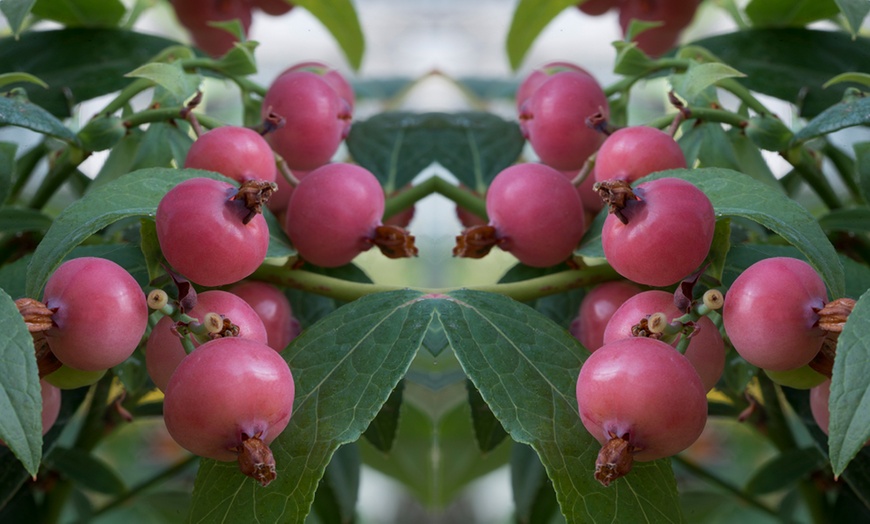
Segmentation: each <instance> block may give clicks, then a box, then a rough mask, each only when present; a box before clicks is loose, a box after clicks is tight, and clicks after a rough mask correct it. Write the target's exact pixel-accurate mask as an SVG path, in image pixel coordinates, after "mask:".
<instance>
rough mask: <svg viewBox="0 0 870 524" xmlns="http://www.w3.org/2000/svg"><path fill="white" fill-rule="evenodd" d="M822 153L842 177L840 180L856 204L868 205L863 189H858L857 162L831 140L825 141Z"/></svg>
mask: <svg viewBox="0 0 870 524" xmlns="http://www.w3.org/2000/svg"><path fill="white" fill-rule="evenodd" d="M822 152H823V153H824V154H825V155H826V156H827V157H828V158H829V159H831V163H832V164H834V168H835V169H836V170H837V174H839V175H840V180H842V181H843V184H844V185H845V186H846V188H847V189H848V190H849V193H850V194H851V195H852V198H853V199H855V202H856V203H858V204H864V203H866V201H865V200H864V196H863V195H862V194H861V188H860V187H858V181H857V180H856V179H855V178H856V176H855V174H856V173H855V169H856V168H855V161H854V160H853V159H852V158H851V157H850V156H849V155H847V154H846V153H844V152H843V151H842V150H841V149H840V148H839V147H837V146H835V145H834V144H832V143H831V142H830V141H829V140H825V145H824V146H823V147H822Z"/></svg>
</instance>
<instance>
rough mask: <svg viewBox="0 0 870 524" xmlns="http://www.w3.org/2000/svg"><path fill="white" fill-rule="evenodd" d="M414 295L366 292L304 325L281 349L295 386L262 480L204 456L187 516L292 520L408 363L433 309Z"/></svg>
mask: <svg viewBox="0 0 870 524" xmlns="http://www.w3.org/2000/svg"><path fill="white" fill-rule="evenodd" d="M423 298H424V297H422V296H421V294H420V293H419V292H415V291H410V290H406V291H395V292H387V293H379V294H375V295H369V296H366V297H363V298H361V299H359V300H356V301H354V302H352V303H350V304H347V305H345V306H343V307H341V308H339V309H337V310H336V311H335V312H334V313H333V314H331V315H329V316H327V317H324V318H323V319H322V320H320V321H319V322H317V323H316V324H314V325H313V326H311V327H309V328H308V329H306V330H305V332H303V334H302V335H300V336H299V337H297V338H296V339H295V340H294V341H293V342H291V344H290V346H288V348H287V349H286V350H284V352H283V353H282V355H283V356H284V358H285V359H286V360H287V361H288V363H289V365H290V369H291V370H292V372H293V377H294V380H295V383H296V399H295V402H294V406H293V416H292V417H291V419H290V424H289V425H288V427H287V428H286V429H285V430H284V432H283V433H281V435H280V436H279V437H278V438H277V439H276V440H275V441H274V442H272V444H271V448H272V451H273V453H274V455H275V460H276V463H277V468H278V476H277V479H276V480H275V481H273V482H272V484H270V485H269V486H268V487H266V488H263V487H260V486H259V485H258V484H257V483H256V482H255V481H253V480H251V479H248V478H246V477H244V476H243V475H241V474H240V473H239V471H238V466H237V465H236V464H234V463H221V462H216V461H213V460H204V461H203V462H202V465H201V466H200V471H199V474H198V475H197V479H196V484H195V487H194V493H193V502H192V506H191V516H190V518H189V522H216V521H217V522H254V521H268V522H298V523H301V522H302V521H303V520H304V518H305V516H306V515H307V514H308V512H309V508H310V506H311V503H312V501H313V499H314V492H315V489H316V488H317V484H318V482H319V481H320V478H321V477H322V476H323V472H324V469H325V468H326V465H327V464H328V463H329V461H330V458H331V457H332V455H333V453H334V452H335V450H336V449H337V448H338V447H339V446H340V445H341V444H345V443H348V442H354V441H356V440H357V439H358V438H359V437H360V435H361V434H362V432H363V431H364V430H365V429H366V427H368V425H369V423H370V422H371V421H372V419H374V417H375V415H377V413H378V411H379V410H380V408H381V406H382V405H383V404H384V402H385V401H386V400H387V398H388V397H389V395H390V394H391V392H392V391H393V389H394V388H395V387H396V384H397V383H398V382H399V380H400V379H401V377H402V376H404V374H405V372H406V371H407V369H408V366H409V365H410V363H411V360H412V359H413V357H414V355H415V354H416V352H417V350H418V349H419V347H420V345H421V344H422V338H423V334H424V333H425V331H426V328H427V326H428V325H429V323H430V322H432V318H433V315H434V312H433V308H432V307H431V305H430V302H432V300H424V299H423Z"/></svg>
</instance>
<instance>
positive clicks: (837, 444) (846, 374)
mask: <svg viewBox="0 0 870 524" xmlns="http://www.w3.org/2000/svg"><path fill="white" fill-rule="evenodd" d="M868 329H870V292H868V293H865V294H864V295H862V296H861V298H859V299H858V302H857V303H856V304H855V308H854V309H853V310H852V313H851V314H849V320H848V321H847V322H846V325H845V326H844V327H843V332H842V333H840V337H839V340H838V342H837V358H835V359H834V372H833V377H832V378H831V397H830V401H829V406H830V412H831V418H830V424H829V430H830V431H829V437H828V454H829V456H830V458H831V466H832V467H833V470H834V474H835V475H839V474H841V473H843V470H845V469H846V466H847V465H848V464H849V461H851V460H852V458H853V457H854V456H855V454H856V453H858V451H859V450H860V449H861V448H862V447H863V446H864V444H865V443H866V442H867V440H868V439H870V360H868V359H867V355H868V354H870V339H868V338H867V330H868Z"/></svg>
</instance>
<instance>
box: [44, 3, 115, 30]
mask: <svg viewBox="0 0 870 524" xmlns="http://www.w3.org/2000/svg"><path fill="white" fill-rule="evenodd" d="M126 12H127V9H126V8H125V7H124V4H123V3H122V2H121V0H63V1H58V0H37V1H36V5H34V6H33V14H34V15H36V16H38V17H40V18H46V19H48V20H54V21H55V22H60V23H61V24H63V25H65V26H69V27H74V26H84V27H106V26H116V25H118V23H119V22H120V21H121V19H122V18H124V14H125V13H126Z"/></svg>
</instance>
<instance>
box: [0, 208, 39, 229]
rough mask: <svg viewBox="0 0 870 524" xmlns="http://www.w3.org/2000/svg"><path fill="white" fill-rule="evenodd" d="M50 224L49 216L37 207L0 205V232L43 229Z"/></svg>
mask: <svg viewBox="0 0 870 524" xmlns="http://www.w3.org/2000/svg"><path fill="white" fill-rule="evenodd" d="M50 226H51V217H49V216H47V215H45V214H44V213H43V212H42V211H40V210H38V209H30V208H23V207H9V206H4V207H0V233H13V234H14V233H19V232H20V233H23V232H26V231H45V230H46V229H48V228H49V227H50Z"/></svg>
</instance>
